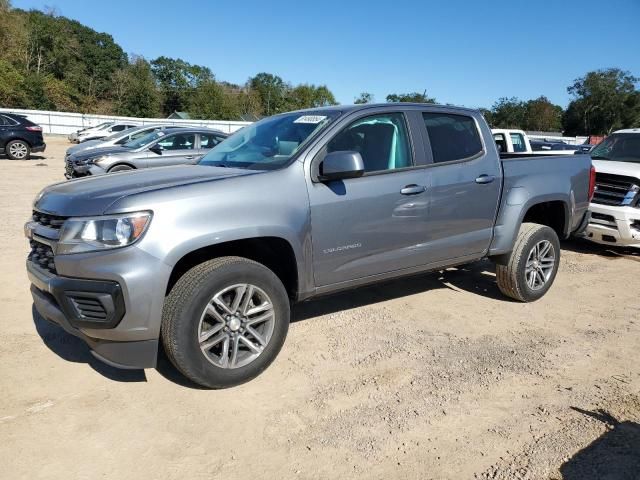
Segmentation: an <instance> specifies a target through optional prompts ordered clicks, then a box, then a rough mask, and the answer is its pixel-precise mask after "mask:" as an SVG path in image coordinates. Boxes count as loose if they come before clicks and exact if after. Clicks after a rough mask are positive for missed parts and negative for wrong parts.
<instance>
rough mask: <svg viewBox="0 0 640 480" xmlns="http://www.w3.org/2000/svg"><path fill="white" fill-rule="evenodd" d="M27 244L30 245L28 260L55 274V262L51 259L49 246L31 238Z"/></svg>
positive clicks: (52, 255)
mask: <svg viewBox="0 0 640 480" xmlns="http://www.w3.org/2000/svg"><path fill="white" fill-rule="evenodd" d="M29 244H30V245H31V252H29V257H27V258H28V260H29V261H30V262H32V263H34V264H35V265H37V266H38V267H40V268H42V269H43V270H46V271H48V272H49V273H53V274H54V275H57V273H58V272H57V271H56V264H55V263H54V261H53V257H54V254H53V250H52V249H51V247H50V246H49V245H46V244H44V243H40V242H38V241H36V240H31V241H30V242H29Z"/></svg>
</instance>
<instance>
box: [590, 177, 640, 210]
mask: <svg viewBox="0 0 640 480" xmlns="http://www.w3.org/2000/svg"><path fill="white" fill-rule="evenodd" d="M639 196H640V179H638V178H634V177H625V176H622V175H612V174H610V173H596V191H595V195H594V196H593V203H599V204H602V205H616V206H628V205H635V204H636V203H637V202H638V198H639Z"/></svg>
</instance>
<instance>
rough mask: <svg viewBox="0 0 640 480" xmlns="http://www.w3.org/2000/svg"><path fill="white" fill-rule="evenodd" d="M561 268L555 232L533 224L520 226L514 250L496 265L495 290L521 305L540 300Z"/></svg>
mask: <svg viewBox="0 0 640 480" xmlns="http://www.w3.org/2000/svg"><path fill="white" fill-rule="evenodd" d="M559 265H560V241H559V240H558V235H557V234H556V232H555V231H554V230H553V229H551V228H549V227H547V226H545V225H538V224H536V223H524V224H522V226H521V227H520V232H519V233H518V238H517V239H516V243H515V246H514V248H513V251H512V252H511V254H510V255H509V256H508V258H507V259H506V261H504V262H498V264H497V265H496V276H497V279H498V287H499V288H500V291H502V293H503V294H505V295H507V296H508V297H511V298H514V299H516V300H519V301H521V302H533V301H535V300H538V299H539V298H541V297H542V296H543V295H544V294H545V293H547V291H548V290H549V288H551V285H552V284H553V281H554V280H555V278H556V274H557V273H558V267H559Z"/></svg>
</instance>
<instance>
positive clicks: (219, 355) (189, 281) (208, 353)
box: [161, 257, 290, 388]
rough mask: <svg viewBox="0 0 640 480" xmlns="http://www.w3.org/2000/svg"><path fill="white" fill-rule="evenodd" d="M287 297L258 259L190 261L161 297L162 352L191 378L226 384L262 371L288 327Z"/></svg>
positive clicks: (201, 382) (212, 384) (205, 383)
mask: <svg viewBox="0 0 640 480" xmlns="http://www.w3.org/2000/svg"><path fill="white" fill-rule="evenodd" d="M289 316H290V308H289V298H288V296H287V292H286V290H285V288H284V286H283V285H282V282H281V281H280V279H279V278H278V277H277V276H276V275H275V274H274V273H273V272H272V271H271V270H269V269H268V268H266V267H265V266H264V265H261V264H259V263H256V262H254V261H252V260H248V259H246V258H241V257H221V258H217V259H214V260H209V261H207V262H204V263H202V264H200V265H197V266H195V267H193V268H192V269H191V270H189V271H188V272H187V273H185V274H184V275H183V276H182V277H181V278H180V279H179V280H178V282H176V284H175V286H174V287H173V288H172V289H171V292H170V293H169V295H168V296H167V298H166V299H165V304H164V309H163V313H162V327H161V336H162V342H163V345H164V348H165V351H166V352H167V356H168V357H169V359H170V360H171V362H172V363H173V364H174V365H175V366H176V368H177V369H178V370H179V371H180V372H181V373H182V374H183V375H185V376H186V377H187V378H189V379H190V380H192V381H194V382H195V383H197V384H199V385H202V386H205V387H209V388H226V387H232V386H235V385H239V384H241V383H244V382H247V381H249V380H251V379H252V378H254V377H256V376H258V375H259V374H260V373H261V372H262V371H264V370H265V369H266V368H267V367H268V366H269V365H270V364H271V362H272V361H273V360H274V359H275V357H276V356H277V355H278V353H279V352H280V349H281V348H282V345H283V344H284V340H285V338H286V336H287V331H288V328H289Z"/></svg>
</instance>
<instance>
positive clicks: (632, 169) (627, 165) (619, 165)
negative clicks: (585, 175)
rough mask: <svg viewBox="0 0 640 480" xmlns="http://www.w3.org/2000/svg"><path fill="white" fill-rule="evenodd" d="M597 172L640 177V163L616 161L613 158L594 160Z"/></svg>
mask: <svg viewBox="0 0 640 480" xmlns="http://www.w3.org/2000/svg"><path fill="white" fill-rule="evenodd" d="M592 163H593V166H594V167H596V172H599V173H610V174H613V175H624V176H625V177H635V178H640V163H633V162H614V161H611V160H593V161H592Z"/></svg>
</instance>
